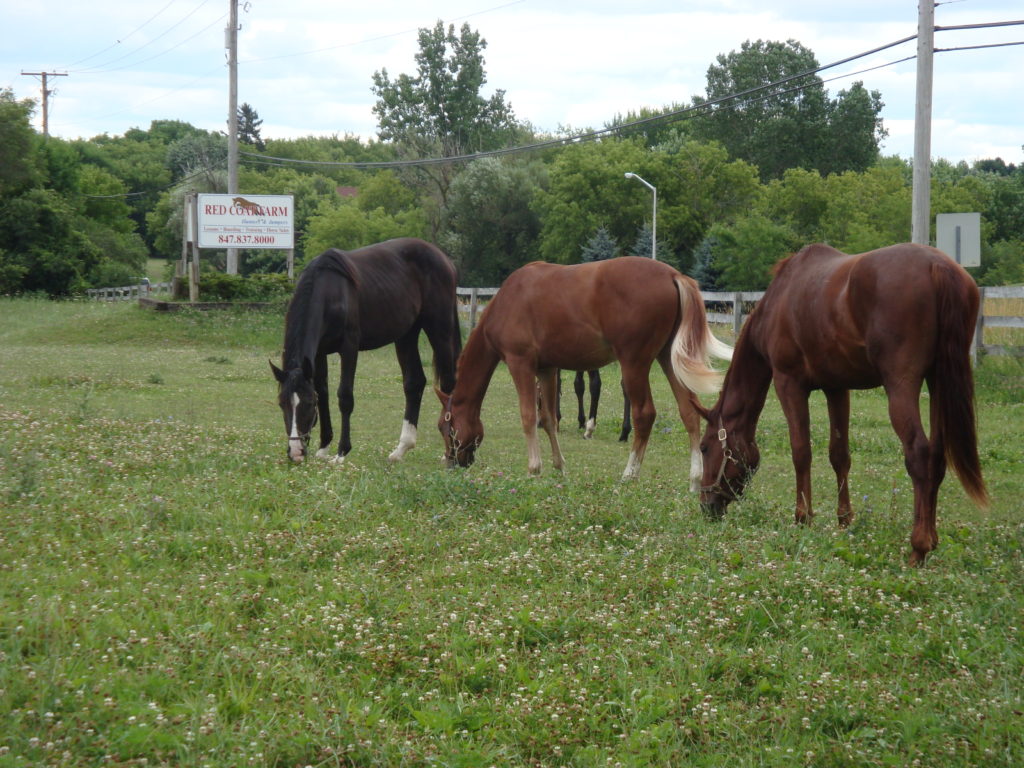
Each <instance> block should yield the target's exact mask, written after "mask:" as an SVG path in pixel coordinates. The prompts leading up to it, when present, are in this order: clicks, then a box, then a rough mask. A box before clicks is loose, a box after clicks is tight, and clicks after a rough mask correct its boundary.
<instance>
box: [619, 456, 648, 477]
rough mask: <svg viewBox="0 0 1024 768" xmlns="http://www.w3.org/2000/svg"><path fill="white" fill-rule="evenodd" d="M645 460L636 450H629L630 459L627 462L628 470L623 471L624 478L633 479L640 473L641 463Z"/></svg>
mask: <svg viewBox="0 0 1024 768" xmlns="http://www.w3.org/2000/svg"><path fill="white" fill-rule="evenodd" d="M642 461H643V459H642V458H640V457H639V456H638V455H637V453H636V451H630V452H629V461H627V462H626V470H625V471H624V472H623V473H622V479H623V480H632V479H633V478H635V477H636V476H637V475H639V474H640V464H641V462H642Z"/></svg>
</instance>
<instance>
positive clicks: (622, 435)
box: [619, 379, 633, 443]
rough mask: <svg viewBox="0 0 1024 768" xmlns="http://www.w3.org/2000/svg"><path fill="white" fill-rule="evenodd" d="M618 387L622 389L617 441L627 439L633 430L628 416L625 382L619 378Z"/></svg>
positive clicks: (627, 397)
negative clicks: (620, 425)
mask: <svg viewBox="0 0 1024 768" xmlns="http://www.w3.org/2000/svg"><path fill="white" fill-rule="evenodd" d="M619 387H620V388H621V389H622V431H621V432H619V442H620V443H624V442H626V441H627V440H629V433H630V432H632V431H633V425H632V423H631V422H630V418H629V395H627V394H626V382H625V381H623V380H622V379H619Z"/></svg>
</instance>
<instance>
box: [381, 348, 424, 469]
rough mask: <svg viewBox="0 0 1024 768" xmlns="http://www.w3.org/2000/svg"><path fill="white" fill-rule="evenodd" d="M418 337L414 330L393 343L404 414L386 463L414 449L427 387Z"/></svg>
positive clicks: (399, 458)
mask: <svg viewBox="0 0 1024 768" xmlns="http://www.w3.org/2000/svg"><path fill="white" fill-rule="evenodd" d="M419 336H420V334H419V330H415V331H413V332H411V333H407V334H406V335H405V336H403V337H402V338H400V339H399V340H398V341H396V342H395V353H396V354H397V355H398V365H399V367H400V368H401V369H402V389H403V391H404V392H405V414H404V417H403V419H402V432H401V434H400V435H399V438H398V445H397V446H396V447H395V450H393V451H392V452H391V453H390V455H389V456H388V461H401V460H402V457H404V456H405V454H406V451H408V450H409V449H411V448H415V447H416V437H417V432H416V425H417V424H419V420H420V404H421V403H422V402H423V390H424V388H425V387H426V386H427V377H426V375H425V374H424V373H423V361H422V360H421V359H420V350H419Z"/></svg>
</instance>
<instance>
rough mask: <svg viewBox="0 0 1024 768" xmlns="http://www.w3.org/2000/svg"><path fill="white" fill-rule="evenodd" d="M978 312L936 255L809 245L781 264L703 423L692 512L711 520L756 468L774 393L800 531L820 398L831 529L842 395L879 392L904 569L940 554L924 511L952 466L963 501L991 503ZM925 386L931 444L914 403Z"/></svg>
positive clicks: (842, 431)
mask: <svg viewBox="0 0 1024 768" xmlns="http://www.w3.org/2000/svg"><path fill="white" fill-rule="evenodd" d="M978 305H979V295H978V288H977V286H976V285H975V284H974V281H973V280H972V279H971V277H970V275H968V274H967V272H965V271H964V270H963V269H962V268H961V267H960V266H959V265H958V264H956V263H955V262H954V261H953V260H952V259H950V258H949V257H948V256H946V255H945V254H943V253H942V252H941V251H938V250H936V249H934V248H929V247H928V246H924V245H913V244H903V245H894V246H891V247H888V248H882V249H879V250H876V251H870V252H868V253H862V254H858V255H854V256H851V255H846V254H844V253H840V252H839V251H837V250H835V249H834V248H830V247H829V246H827V245H821V244H818V245H809V246H807V247H806V248H804V249H803V250H802V251H800V252H799V253H797V254H795V255H793V256H790V257H788V258H786V259H783V260H782V261H780V262H779V263H778V264H777V265H776V267H775V275H774V278H773V280H772V282H771V285H769V286H768V290H767V291H765V294H764V297H763V298H762V299H761V301H760V302H759V303H758V305H757V306H756V307H755V308H754V311H753V312H752V313H751V315H750V318H749V319H748V320H747V322H746V325H744V327H743V330H742V332H741V333H740V337H739V339H738V341H737V342H736V351H735V355H734V357H733V362H732V366H731V367H730V369H729V372H728V373H727V375H726V377H725V383H724V385H723V386H722V392H721V395H720V397H719V399H718V402H717V403H716V404H715V405H714V406H713V407H712V408H711V409H710V410H708V409H704V408H701V407H699V406H698V409H699V410H700V411H701V413H702V415H703V416H704V418H706V419H707V421H708V427H707V432H706V433H705V435H704V438H703V440H702V441H701V444H700V450H701V452H702V453H703V455H704V478H703V485H702V488H701V503H702V504H703V505H704V506H705V508H707V509H708V510H709V511H711V512H712V513H714V514H719V515H720V514H722V513H723V512H724V511H725V507H726V506H727V505H728V504H729V502H731V501H733V500H735V499H736V498H738V497H739V495H740V494H741V493H742V492H743V488H744V486H745V485H746V482H747V480H748V479H749V477H750V475H751V474H752V473H753V472H754V471H755V470H756V469H757V465H758V462H759V459H760V454H759V453H758V448H757V443H756V442H755V432H756V429H757V422H758V419H759V417H760V415H761V410H762V409H763V408H764V404H765V397H766V396H767V393H768V387H769V386H770V385H771V384H772V383H774V384H775V392H776V394H777V395H778V397H779V401H780V403H781V405H782V410H783V412H784V413H785V415H786V420H787V422H788V423H789V442H790V447H791V449H792V454H793V466H794V468H795V470H796V520H797V522H810V519H811V517H812V515H813V514H814V511H813V507H812V505H811V441H810V434H809V421H810V417H809V414H808V405H807V401H808V396H809V395H810V393H811V391H812V390H816V389H820V390H822V391H823V392H824V393H825V399H826V402H827V404H828V414H829V422H830V426H831V430H830V436H829V460H830V462H831V464H832V468H833V469H834V470H835V474H836V480H837V483H838V486H839V505H838V517H839V525H840V526H846V525H849V523H850V521H851V519H852V518H853V510H852V508H851V507H850V489H849V486H848V484H847V476H848V475H849V471H850V449H849V423H850V390H851V389H871V388H874V387H879V386H881V387H884V388H885V392H886V395H887V396H888V398H889V420H890V421H891V422H892V426H893V429H894V430H895V431H896V434H897V435H898V436H899V439H900V442H901V443H902V444H903V456H904V460H905V463H906V468H907V472H908V474H909V475H910V479H911V481H912V483H913V486H914V528H913V532H912V533H911V536H910V543H911V547H912V549H913V552H912V554H911V556H910V562H911V563H913V564H921V563H923V562H924V559H925V557H926V556H927V554H928V553H929V552H930V551H932V550H933V549H935V547H936V545H937V544H938V533H937V532H936V530H935V507H936V500H937V497H938V492H939V485H940V484H941V483H942V480H943V477H944V476H945V474H946V464H947V462H948V463H949V465H950V466H952V468H953V469H954V471H955V472H956V474H957V475H958V476H959V478H960V482H961V483H962V484H963V486H964V489H965V490H966V492H967V495H968V496H970V497H971V499H973V500H974V501H975V503H977V504H979V505H981V506H984V505H986V504H987V502H988V495H987V492H986V490H985V484H984V481H983V480H982V477H981V466H980V462H979V460H978V448H977V436H976V432H975V415H974V378H973V375H972V373H971V361H970V346H971V339H972V337H973V334H974V324H975V321H976V319H977V314H978ZM922 382H928V392H929V394H930V398H929V411H930V422H931V426H930V432H931V437H930V439H929V438H928V437H926V436H925V433H924V429H923V427H922V424H921V414H920V411H919V404H918V400H919V398H920V395H921V385H922Z"/></svg>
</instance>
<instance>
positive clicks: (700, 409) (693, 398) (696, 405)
mask: <svg viewBox="0 0 1024 768" xmlns="http://www.w3.org/2000/svg"><path fill="white" fill-rule="evenodd" d="M690 403H691V404H692V405H693V409H694V410H695V411H697V413H699V414H700V415H701V416H702V417H703V418H704V421H711V411H709V410H708V409H707V408H705V407H704V406H703V405H702V404H701V402H700V398H699V397H697V395H696V393H695V392H691V393H690Z"/></svg>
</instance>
